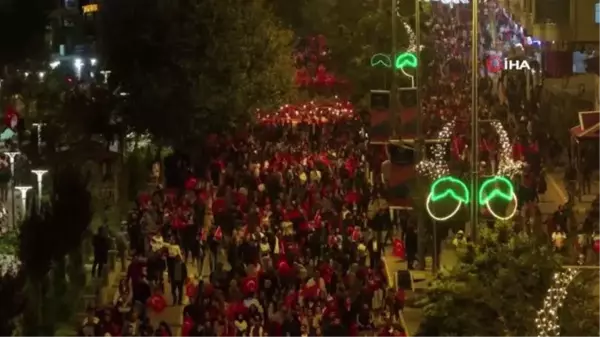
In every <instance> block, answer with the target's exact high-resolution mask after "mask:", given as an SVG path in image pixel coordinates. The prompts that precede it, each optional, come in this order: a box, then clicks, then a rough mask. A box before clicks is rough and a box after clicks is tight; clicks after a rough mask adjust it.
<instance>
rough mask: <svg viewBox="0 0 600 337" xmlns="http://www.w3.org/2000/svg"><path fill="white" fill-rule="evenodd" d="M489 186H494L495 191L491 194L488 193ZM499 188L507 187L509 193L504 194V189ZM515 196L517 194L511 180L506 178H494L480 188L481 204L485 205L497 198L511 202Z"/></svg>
mask: <svg viewBox="0 0 600 337" xmlns="http://www.w3.org/2000/svg"><path fill="white" fill-rule="evenodd" d="M489 186H493V187H494V189H493V190H492V192H491V193H486V190H487V189H488V187H489ZM498 187H505V190H506V191H507V192H503V191H502V189H500V188H498ZM513 194H515V192H514V188H513V185H512V182H511V181H510V180H508V179H507V178H505V177H501V176H494V177H492V178H490V179H488V180H486V181H485V182H484V183H483V184H481V187H480V188H479V198H478V199H479V204H480V205H485V204H487V203H489V202H490V201H491V200H493V199H495V198H501V199H504V200H505V201H511V200H512V199H513Z"/></svg>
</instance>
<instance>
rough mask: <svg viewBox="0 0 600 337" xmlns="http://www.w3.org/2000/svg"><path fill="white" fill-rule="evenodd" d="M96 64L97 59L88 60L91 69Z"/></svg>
mask: <svg viewBox="0 0 600 337" xmlns="http://www.w3.org/2000/svg"><path fill="white" fill-rule="evenodd" d="M97 63H98V60H97V59H95V58H91V59H90V64H91V65H92V67H95V66H96V64H97Z"/></svg>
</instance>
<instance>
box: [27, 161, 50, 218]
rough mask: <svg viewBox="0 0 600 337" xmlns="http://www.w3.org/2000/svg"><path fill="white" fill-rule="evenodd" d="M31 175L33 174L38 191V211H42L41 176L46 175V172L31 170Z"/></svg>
mask: <svg viewBox="0 0 600 337" xmlns="http://www.w3.org/2000/svg"><path fill="white" fill-rule="evenodd" d="M31 173H33V174H35V177H36V179H37V189H38V211H39V210H40V209H42V187H43V180H42V178H43V176H44V174H46V173H48V170H31Z"/></svg>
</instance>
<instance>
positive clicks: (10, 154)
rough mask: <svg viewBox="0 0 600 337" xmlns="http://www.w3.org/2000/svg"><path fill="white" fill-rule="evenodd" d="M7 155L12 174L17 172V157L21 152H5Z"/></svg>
mask: <svg viewBox="0 0 600 337" xmlns="http://www.w3.org/2000/svg"><path fill="white" fill-rule="evenodd" d="M4 154H5V155H7V156H8V160H9V162H10V173H11V174H12V175H14V174H15V157H16V156H18V155H20V154H21V152H4Z"/></svg>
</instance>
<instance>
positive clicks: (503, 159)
mask: <svg viewBox="0 0 600 337" xmlns="http://www.w3.org/2000/svg"><path fill="white" fill-rule="evenodd" d="M490 124H491V125H492V127H493V128H494V129H495V130H496V133H497V134H498V138H499V142H500V163H499V165H498V172H497V175H499V176H506V177H509V178H512V177H514V176H515V175H517V174H520V173H521V171H522V170H523V166H524V165H525V164H524V163H523V162H522V161H520V160H514V159H513V158H512V145H511V141H510V138H509V137H508V133H507V132H506V130H504V127H503V126H502V123H500V122H499V121H491V122H490Z"/></svg>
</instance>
